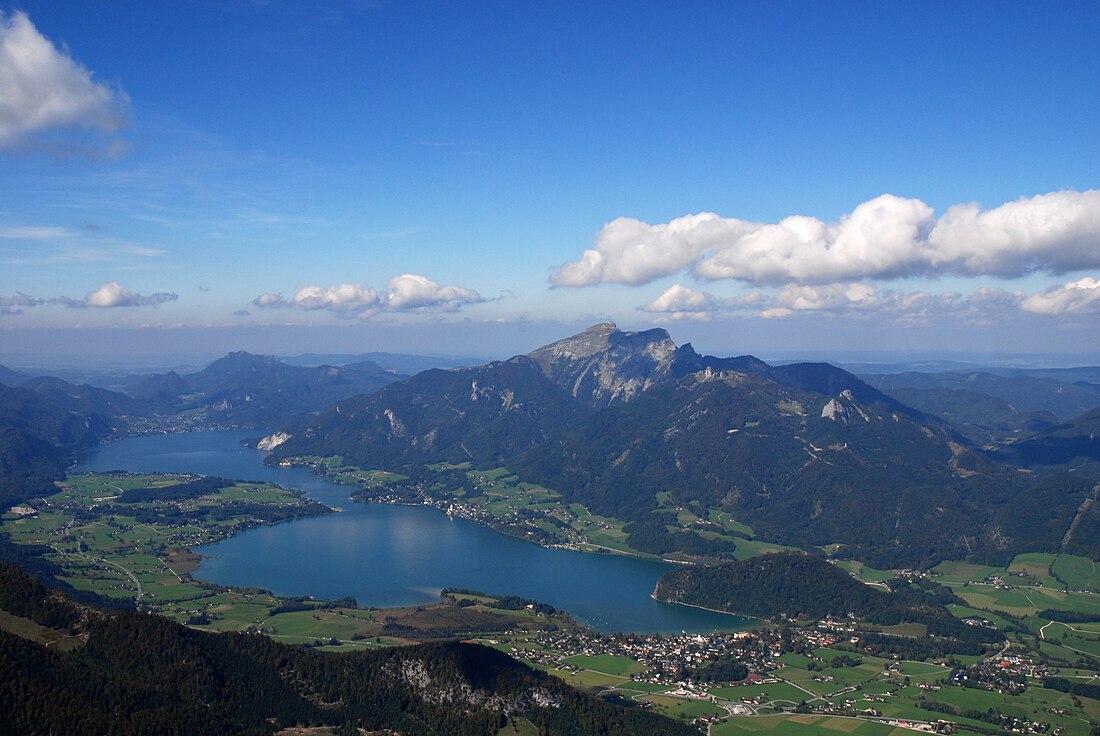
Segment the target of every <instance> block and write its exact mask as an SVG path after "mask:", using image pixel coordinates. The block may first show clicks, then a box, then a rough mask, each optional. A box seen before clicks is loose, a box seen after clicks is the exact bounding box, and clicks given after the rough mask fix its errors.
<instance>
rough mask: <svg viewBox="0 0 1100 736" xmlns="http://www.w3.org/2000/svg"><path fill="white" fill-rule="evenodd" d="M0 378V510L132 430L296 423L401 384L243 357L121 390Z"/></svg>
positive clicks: (360, 368)
mask: <svg viewBox="0 0 1100 736" xmlns="http://www.w3.org/2000/svg"><path fill="white" fill-rule="evenodd" d="M0 375H2V376H4V377H7V378H8V379H11V378H12V376H15V379H16V380H17V385H15V386H8V385H4V384H0V507H3V505H4V504H5V503H6V504H8V505H10V504H11V503H15V502H16V501H19V500H22V499H25V498H29V497H32V496H34V495H39V494H43V493H45V492H46V491H48V490H49V485H50V484H51V483H52V482H53V481H54V480H56V479H59V478H61V477H62V475H63V471H64V469H65V468H66V467H68V465H70V464H71V463H72V461H73V459H74V456H75V455H76V453H78V452H79V451H81V450H83V449H85V448H88V447H91V446H93V445H95V444H98V443H99V442H102V441H103V440H104V439H106V438H107V437H110V436H111V435H113V434H118V433H122V432H125V431H127V430H128V429H132V428H134V427H138V428H146V429H157V428H164V427H179V426H183V427H193V426H225V425H236V426H252V427H266V426H269V425H273V424H277V423H282V422H290V423H294V422H303V421H306V420H307V419H308V417H309V416H310V415H311V413H312V412H316V411H318V410H319V409H321V408H322V407H324V406H326V405H328V404H330V403H332V402H334V401H336V400H338V399H341V398H344V397H347V396H352V395H356V394H363V393H367V392H371V391H375V390H377V389H379V388H381V387H382V386H385V385H388V384H390V383H393V382H395V381H399V380H401V379H402V378H403V376H401V375H398V374H395V373H393V372H391V371H387V370H384V369H383V368H381V367H380V366H378V365H377V364H375V363H369V362H366V363H355V364H351V365H346V366H340V367H336V366H318V367H313V368H306V367H301V366H292V365H287V364H285V363H282V362H281V361H279V360H277V359H275V358H272V357H270V356H259V355H251V354H249V353H243V352H241V353H231V354H229V355H227V356H226V357H224V358H221V359H220V360H216V361H214V362H213V363H211V364H210V365H209V366H207V367H206V368H204V369H203V370H201V371H198V372H196V373H191V374H187V375H183V376H180V375H178V374H176V373H165V374H157V375H151V376H135V377H133V378H132V380H131V381H130V386H129V389H128V391H127V392H126V393H123V392H118V391H109V390H107V389H103V388H96V387H94V386H90V385H87V384H84V385H79V386H78V385H74V384H72V383H69V382H67V381H64V380H62V379H60V378H53V377H47V376H43V377H36V378H28V377H26V376H22V375H21V374H18V373H15V372H14V371H7V370H5V371H3V372H0ZM16 380H13V383H15V382H16ZM180 422H183V424H182V425H181V424H180Z"/></svg>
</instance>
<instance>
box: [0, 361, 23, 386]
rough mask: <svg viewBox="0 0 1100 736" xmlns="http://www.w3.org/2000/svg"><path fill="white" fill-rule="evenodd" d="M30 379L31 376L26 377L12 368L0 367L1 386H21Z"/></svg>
mask: <svg viewBox="0 0 1100 736" xmlns="http://www.w3.org/2000/svg"><path fill="white" fill-rule="evenodd" d="M28 378H30V376H25V375H23V374H22V373H20V372H18V371H13V370H12V369H11V368H8V367H6V366H2V365H0V385H4V386H19V385H20V384H22V383H23V382H24V381H26V380H27V379H28Z"/></svg>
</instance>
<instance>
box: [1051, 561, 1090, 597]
mask: <svg viewBox="0 0 1100 736" xmlns="http://www.w3.org/2000/svg"><path fill="white" fill-rule="evenodd" d="M1050 569H1051V572H1052V573H1054V575H1055V577H1057V578H1058V580H1060V581H1063V582H1064V583H1065V585H1067V586H1068V587H1069V589H1070V590H1087V591H1091V592H1093V593H1098V592H1100V570H1098V569H1097V567H1096V563H1095V562H1093V561H1092V560H1090V559H1088V558H1087V557H1074V556H1073V555H1059V556H1058V557H1057V559H1055V560H1054V561H1053V562H1052V563H1051V564H1050Z"/></svg>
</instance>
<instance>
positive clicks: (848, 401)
mask: <svg viewBox="0 0 1100 736" xmlns="http://www.w3.org/2000/svg"><path fill="white" fill-rule="evenodd" d="M821 418H822V419H831V420H832V421H834V422H842V423H843V424H848V423H849V422H851V421H853V420H855V419H863V421H865V422H869V421H871V416H870V415H869V414H868V413H867V412H865V411H864V410H863V407H861V406H860V405H859V402H858V401H856V400H855V397H854V396H852V392H851V391H849V390H848V389H844V390H843V391H841V392H840V395H839V396H837V397H836V398H835V399H829V401H828V402H827V403H826V404H825V406H823V407H822V408H821Z"/></svg>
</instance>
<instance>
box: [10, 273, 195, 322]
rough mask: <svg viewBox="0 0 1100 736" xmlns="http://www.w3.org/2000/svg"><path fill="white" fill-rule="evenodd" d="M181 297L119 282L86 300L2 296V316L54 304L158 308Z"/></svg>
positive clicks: (104, 286)
mask: <svg viewBox="0 0 1100 736" xmlns="http://www.w3.org/2000/svg"><path fill="white" fill-rule="evenodd" d="M177 299H179V294H172V293H169V292H159V293H156V294H138V293H137V292H135V291H130V290H129V289H127V288H126V287H125V286H123V285H122V284H120V283H119V282H117V281H104V282H103V283H102V284H100V287H99V288H98V289H96V290H95V291H92V292H89V293H88V294H86V295H85V296H84V298H83V299H75V298H73V297H70V296H55V297H50V298H48V299H46V298H42V297H35V296H30V295H28V294H24V293H23V292H21V291H17V292H16V293H15V294H14V295H12V296H0V314H22V313H23V308H25V307H37V306H40V305H43V304H54V305H61V306H65V307H72V308H73V309H84V308H86V307H100V308H103V307H150V306H153V307H155V306H156V305H158V304H164V303H165V302H174V301H175V300H177Z"/></svg>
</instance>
